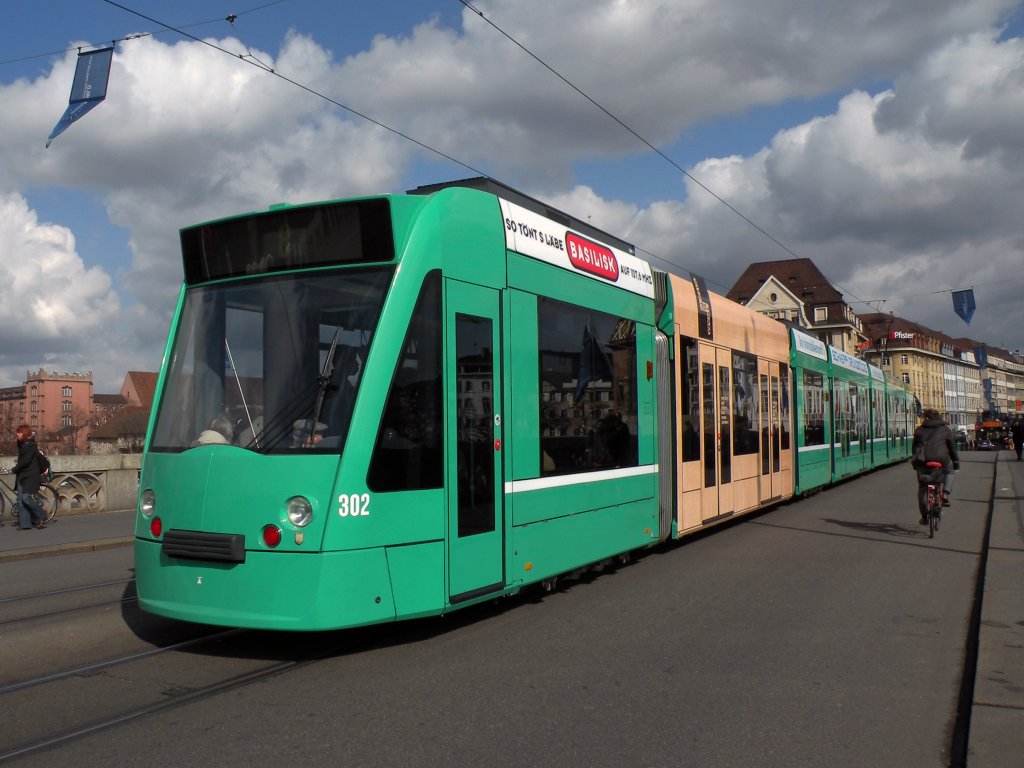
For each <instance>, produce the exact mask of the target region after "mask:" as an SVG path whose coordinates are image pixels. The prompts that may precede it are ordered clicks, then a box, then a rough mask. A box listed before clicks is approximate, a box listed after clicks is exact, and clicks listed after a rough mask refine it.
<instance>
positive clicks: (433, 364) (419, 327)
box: [366, 271, 444, 492]
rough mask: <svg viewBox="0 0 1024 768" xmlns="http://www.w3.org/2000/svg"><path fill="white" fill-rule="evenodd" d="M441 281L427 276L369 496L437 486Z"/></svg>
mask: <svg viewBox="0 0 1024 768" xmlns="http://www.w3.org/2000/svg"><path fill="white" fill-rule="evenodd" d="M442 369H443V365H442V352H441V275H440V272H437V271H435V272H431V273H430V274H429V275H427V278H426V280H425V281H424V283H423V288H422V289H421V291H420V296H419V298H418V299H417V300H416V308H415V310H413V314H412V319H411V320H410V322H409V330H408V331H407V332H406V336H405V343H404V344H403V345H402V355H401V357H400V359H399V361H398V365H397V367H396V368H395V374H394V376H393V378H392V381H391V389H390V391H389V392H388V399H387V402H386V403H385V405H384V412H383V416H382V417H381V421H380V429H379V431H378V433H377V442H376V445H375V447H374V449H373V456H372V458H371V459H370V471H369V474H368V475H367V478H366V485H367V487H368V488H369V489H370V490H371V491H378V492H381V491H413V490H423V489H425V488H440V487H441V485H442V482H443V470H444V465H443V460H442V459H443V446H442V434H443V426H442V422H441V417H442V401H441V398H442V385H441V375H442Z"/></svg>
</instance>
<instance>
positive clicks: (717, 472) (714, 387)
mask: <svg viewBox="0 0 1024 768" xmlns="http://www.w3.org/2000/svg"><path fill="white" fill-rule="evenodd" d="M699 354H700V396H701V429H702V435H701V438H702V446H701V448H702V450H701V461H702V462H703V469H704V488H703V491H702V492H701V519H702V520H703V521H704V522H708V521H710V520H713V519H715V518H716V517H721V516H723V515H729V514H732V512H733V493H732V354H731V353H730V352H729V350H727V349H717V348H715V347H712V346H711V345H709V344H701V345H700V353H699Z"/></svg>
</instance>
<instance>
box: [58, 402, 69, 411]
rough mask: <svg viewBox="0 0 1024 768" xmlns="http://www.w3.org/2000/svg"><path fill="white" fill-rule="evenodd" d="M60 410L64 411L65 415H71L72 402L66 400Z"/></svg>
mask: <svg viewBox="0 0 1024 768" xmlns="http://www.w3.org/2000/svg"><path fill="white" fill-rule="evenodd" d="M60 409H61V410H62V411H63V412H64V413H70V412H71V401H70V400H64V401H63V402H62V403H61V404H60Z"/></svg>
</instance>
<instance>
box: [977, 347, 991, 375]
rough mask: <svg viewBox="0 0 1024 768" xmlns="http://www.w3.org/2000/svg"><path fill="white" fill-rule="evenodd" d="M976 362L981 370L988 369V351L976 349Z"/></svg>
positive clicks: (980, 348)
mask: <svg viewBox="0 0 1024 768" xmlns="http://www.w3.org/2000/svg"><path fill="white" fill-rule="evenodd" d="M974 362H976V363H977V364H978V367H979V368H981V370H985V369H986V368H987V367H988V350H987V349H986V348H985V347H975V348H974Z"/></svg>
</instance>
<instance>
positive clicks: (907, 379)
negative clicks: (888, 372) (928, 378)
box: [900, 373, 910, 384]
mask: <svg viewBox="0 0 1024 768" xmlns="http://www.w3.org/2000/svg"><path fill="white" fill-rule="evenodd" d="M900 378H901V379H903V383H904V384H909V383H910V374H909V373H901V374H900Z"/></svg>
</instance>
